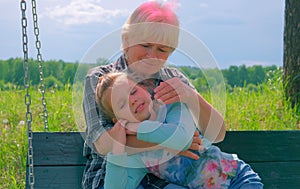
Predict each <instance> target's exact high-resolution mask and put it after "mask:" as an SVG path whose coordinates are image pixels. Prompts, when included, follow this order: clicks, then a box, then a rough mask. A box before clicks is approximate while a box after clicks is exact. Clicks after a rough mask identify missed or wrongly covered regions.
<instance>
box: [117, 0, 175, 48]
mask: <svg viewBox="0 0 300 189" xmlns="http://www.w3.org/2000/svg"><path fill="white" fill-rule="evenodd" d="M174 7H175V6H174V3H172V2H165V3H159V2H157V1H148V2H145V3H143V4H141V5H140V6H139V7H138V8H137V9H136V10H135V11H134V12H133V13H132V14H131V15H130V17H129V18H128V19H127V21H126V22H125V24H124V25H123V27H122V50H123V51H124V50H125V49H126V48H128V47H130V46H133V45H136V44H141V43H158V44H162V45H166V46H169V47H171V48H173V49H175V48H176V47H177V46H178V39H179V21H178V18H177V15H176V14H175V12H174Z"/></svg>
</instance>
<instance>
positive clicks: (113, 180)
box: [104, 153, 147, 189]
mask: <svg viewBox="0 0 300 189" xmlns="http://www.w3.org/2000/svg"><path fill="white" fill-rule="evenodd" d="M146 173H147V169H146V168H144V164H143V162H142V161H141V159H140V157H139V155H131V156H127V153H123V154H117V155H115V154H112V153H109V154H108V155H107V164H106V173H105V179H104V189H116V188H118V189H132V188H137V186H138V185H139V184H140V182H141V181H142V179H143V178H144V176H145V175H146Z"/></svg>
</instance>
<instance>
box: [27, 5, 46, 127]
mask: <svg viewBox="0 0 300 189" xmlns="http://www.w3.org/2000/svg"><path fill="white" fill-rule="evenodd" d="M31 4H32V16H33V26H34V35H35V46H36V49H37V61H38V64H39V73H40V91H41V93H42V105H43V117H44V130H45V131H49V127H48V110H47V103H46V98H45V84H44V72H43V59H42V54H41V41H40V40H39V27H38V16H37V11H36V1H35V0H31Z"/></svg>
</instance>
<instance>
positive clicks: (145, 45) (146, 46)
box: [141, 44, 150, 48]
mask: <svg viewBox="0 0 300 189" xmlns="http://www.w3.org/2000/svg"><path fill="white" fill-rule="evenodd" d="M141 46H142V47H144V48H148V47H150V45H147V44H141Z"/></svg>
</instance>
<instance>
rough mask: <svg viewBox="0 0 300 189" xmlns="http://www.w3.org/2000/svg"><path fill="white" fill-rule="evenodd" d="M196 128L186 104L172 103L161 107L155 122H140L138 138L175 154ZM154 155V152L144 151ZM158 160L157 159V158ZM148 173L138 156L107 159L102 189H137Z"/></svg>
mask: <svg viewBox="0 0 300 189" xmlns="http://www.w3.org/2000/svg"><path fill="white" fill-rule="evenodd" d="M194 131H195V125H194V121H193V118H192V115H191V113H190V112H189V110H188V108H187V107H186V105H185V104H182V103H179V102H178V103H174V104H171V105H167V106H165V109H163V108H160V111H159V112H158V119H157V120H156V121H149V120H146V121H143V122H141V124H140V126H139V129H138V132H137V138H138V139H139V140H143V141H146V142H152V143H157V144H159V145H161V146H164V147H167V148H171V149H174V150H178V151H183V150H187V149H188V148H189V146H190V145H191V142H192V137H193V134H194ZM151 152H153V153H155V152H157V150H155V151H150V152H147V153H148V154H149V153H151ZM158 158H160V157H158ZM146 173H148V169H147V168H146V167H145V165H144V162H143V161H142V158H141V156H140V154H134V155H129V156H128V155H127V153H124V154H120V155H114V154H111V153H109V154H108V156H107V165H106V175H105V181H104V188H105V189H110V188H111V189H115V188H118V189H122V188H126V189H127V188H128V189H133V188H136V187H137V186H138V185H139V183H140V182H141V180H142V179H143V177H144V176H145V175H146Z"/></svg>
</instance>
